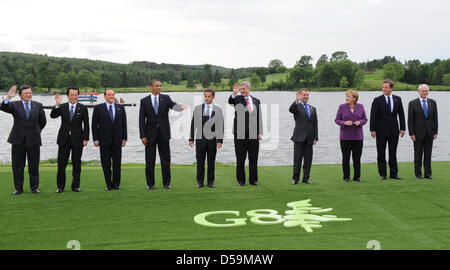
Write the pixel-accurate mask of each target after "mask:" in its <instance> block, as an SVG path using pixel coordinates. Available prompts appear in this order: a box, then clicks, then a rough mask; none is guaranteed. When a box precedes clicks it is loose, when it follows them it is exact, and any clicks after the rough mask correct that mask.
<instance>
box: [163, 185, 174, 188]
mask: <svg viewBox="0 0 450 270" xmlns="http://www.w3.org/2000/svg"><path fill="white" fill-rule="evenodd" d="M164 188H165V189H172V187H171V186H170V185H165V186H164Z"/></svg>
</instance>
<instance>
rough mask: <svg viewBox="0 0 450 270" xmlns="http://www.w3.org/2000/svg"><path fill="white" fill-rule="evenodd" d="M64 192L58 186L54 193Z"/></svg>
mask: <svg viewBox="0 0 450 270" xmlns="http://www.w3.org/2000/svg"><path fill="white" fill-rule="evenodd" d="M63 192H64V189H62V188H58V189H57V190H56V193H63Z"/></svg>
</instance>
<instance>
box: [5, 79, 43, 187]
mask: <svg viewBox="0 0 450 270" xmlns="http://www.w3.org/2000/svg"><path fill="white" fill-rule="evenodd" d="M16 90H17V87H16V86H15V85H14V86H13V87H11V89H10V90H9V92H8V95H7V97H6V99H5V100H3V102H2V105H1V110H2V111H4V112H7V113H10V114H12V115H13V117H14V125H13V127H12V130H11V133H10V134H9V138H8V142H9V143H10V144H12V147H11V156H12V170H13V175H14V186H15V191H14V193H13V194H14V195H19V194H22V193H23V179H24V175H23V171H24V168H25V161H26V159H28V173H29V175H30V188H31V192H32V193H35V194H38V193H40V191H39V160H40V147H41V145H42V141H41V131H42V129H43V128H44V127H45V125H46V123H47V120H46V118H45V112H44V108H43V107H42V104H41V103H39V102H36V101H32V100H31V99H32V96H33V94H32V91H31V86H28V85H22V86H20V88H19V97H20V99H21V100H20V101H11V99H12V98H14V97H15V96H16Z"/></svg>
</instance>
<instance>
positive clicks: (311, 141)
mask: <svg viewBox="0 0 450 270" xmlns="http://www.w3.org/2000/svg"><path fill="white" fill-rule="evenodd" d="M308 101H309V90H308V89H307V88H303V89H301V90H299V91H298V92H297V96H296V99H295V102H294V103H292V105H291V107H289V112H291V113H292V114H293V115H294V120H295V128H294V133H293V134H292V137H291V140H292V141H293V142H294V166H293V175H292V184H293V185H296V184H297V183H298V181H299V180H300V171H301V165H302V159H303V180H302V182H303V183H305V184H311V182H310V181H309V177H310V172H311V164H312V158H313V145H315V144H316V143H317V141H318V140H319V135H318V128H317V110H316V108H315V107H313V106H311V105H309V104H308Z"/></svg>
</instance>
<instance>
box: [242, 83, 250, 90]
mask: <svg viewBox="0 0 450 270" xmlns="http://www.w3.org/2000/svg"><path fill="white" fill-rule="evenodd" d="M243 85H244V86H246V87H247V88H248V89H250V88H251V85H250V82H248V81H243V82H241V84H240V86H243Z"/></svg>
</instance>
